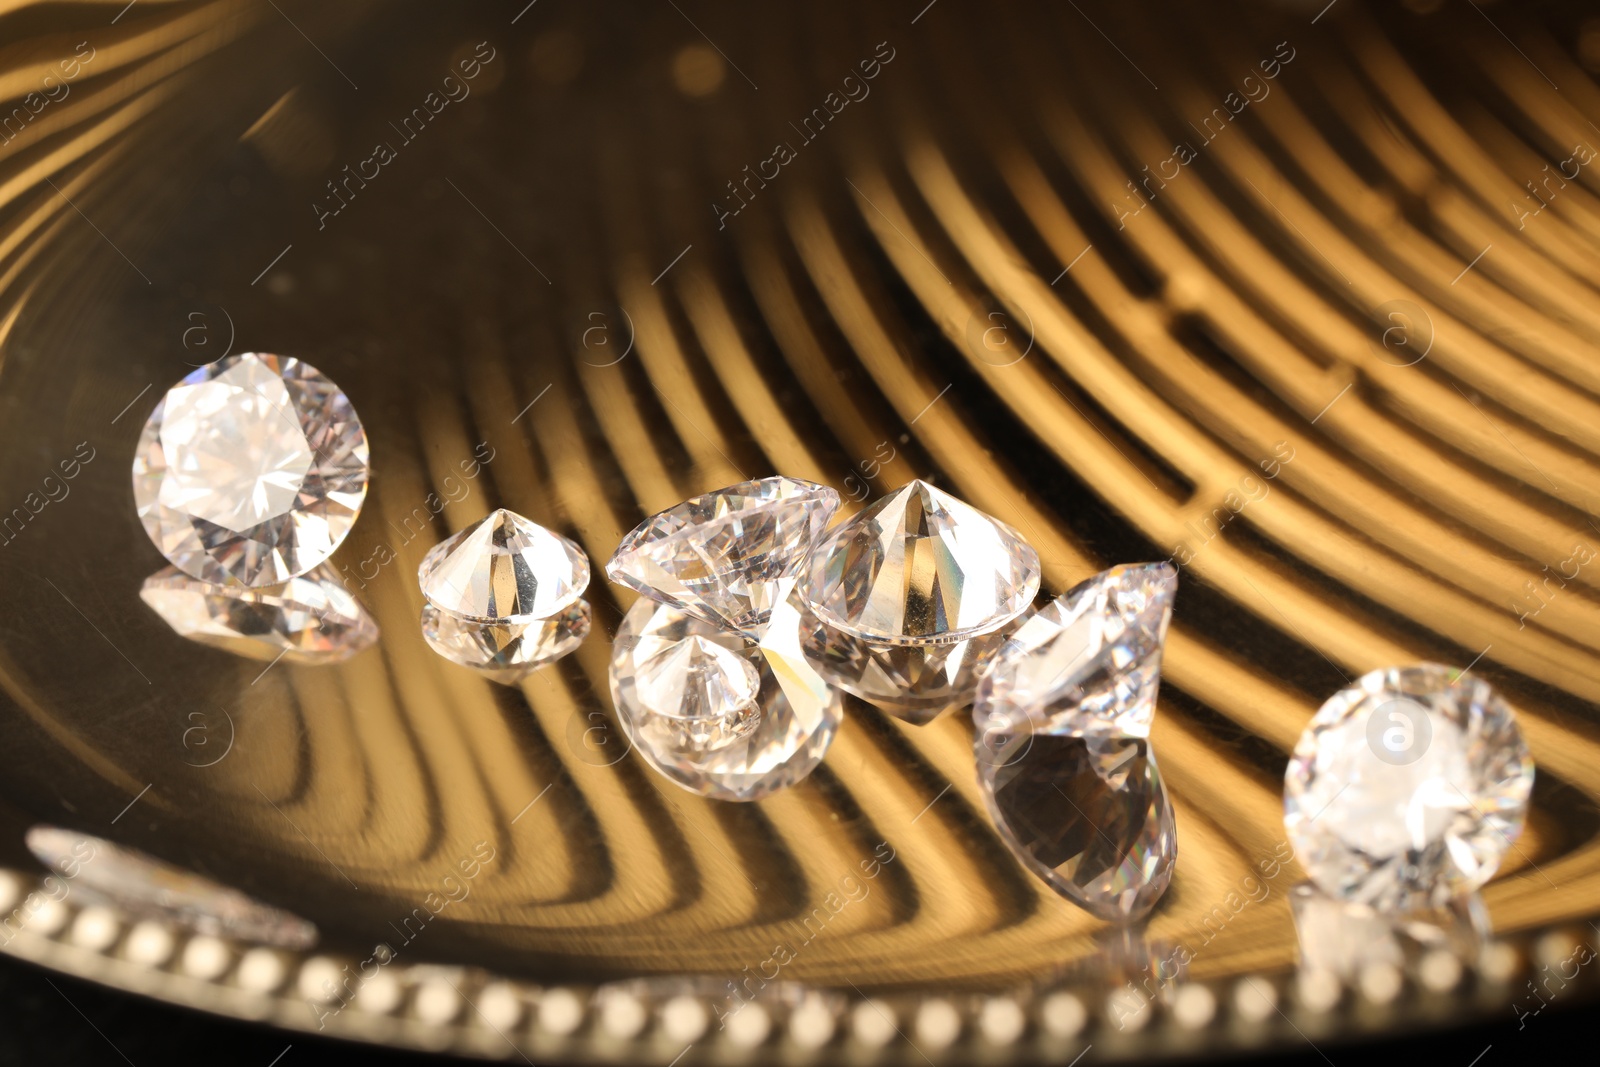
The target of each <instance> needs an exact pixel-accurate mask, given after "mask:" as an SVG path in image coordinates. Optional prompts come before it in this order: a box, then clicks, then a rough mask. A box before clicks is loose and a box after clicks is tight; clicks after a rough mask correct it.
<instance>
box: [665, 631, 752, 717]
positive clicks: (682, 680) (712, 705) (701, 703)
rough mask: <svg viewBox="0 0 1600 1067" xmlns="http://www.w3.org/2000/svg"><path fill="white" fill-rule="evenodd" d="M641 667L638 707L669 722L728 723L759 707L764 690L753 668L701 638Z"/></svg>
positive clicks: (669, 648) (695, 637)
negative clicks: (753, 706) (761, 693)
mask: <svg viewBox="0 0 1600 1067" xmlns="http://www.w3.org/2000/svg"><path fill="white" fill-rule="evenodd" d="M636 663H637V667H636V669H635V675H634V691H635V692H636V693H637V695H638V699H639V706H640V707H642V708H644V709H645V710H646V711H650V712H654V713H655V714H657V715H665V716H666V717H668V718H669V719H725V718H728V717H730V716H733V715H737V714H738V713H739V712H741V711H744V710H746V709H747V708H749V707H750V706H751V705H752V704H754V703H755V702H756V694H757V693H758V692H760V690H761V676H760V675H759V674H757V673H756V668H755V666H754V664H752V663H751V662H750V661H749V660H748V659H747V658H745V657H744V656H742V655H740V654H739V653H737V652H735V651H733V650H732V649H730V648H726V647H724V646H723V645H719V644H717V643H716V642H715V641H712V640H710V639H709V638H707V637H705V636H704V635H702V634H690V635H689V636H688V637H685V638H683V639H682V640H680V641H674V642H673V643H672V644H670V645H668V646H667V647H666V648H665V649H663V650H662V651H661V652H658V653H657V654H656V655H654V656H651V657H650V658H649V659H644V660H636Z"/></svg>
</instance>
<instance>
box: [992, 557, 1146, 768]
mask: <svg viewBox="0 0 1600 1067" xmlns="http://www.w3.org/2000/svg"><path fill="white" fill-rule="evenodd" d="M1177 590H1178V572H1177V571H1176V570H1174V569H1173V566H1172V564H1170V563H1141V564H1128V565H1124V566H1119V567H1112V568H1111V569H1110V570H1108V571H1102V572H1101V573H1099V574H1097V575H1095V576H1094V577H1092V578H1090V579H1089V580H1088V581H1085V582H1082V583H1080V584H1079V585H1077V586H1075V587H1073V588H1072V589H1071V590H1069V591H1068V592H1066V593H1065V594H1063V595H1062V596H1059V597H1057V598H1056V599H1055V600H1052V601H1051V602H1050V603H1049V604H1046V605H1045V606H1044V607H1042V608H1040V609H1039V610H1038V611H1037V612H1035V613H1034V614H1033V615H1032V616H1031V617H1030V618H1029V619H1028V620H1027V621H1026V622H1025V623H1023V624H1022V626H1021V627H1019V628H1018V629H1017V630H1016V632H1014V633H1013V634H1012V635H1011V639H1010V640H1009V641H1007V642H1006V644H1005V647H1003V648H1002V649H1001V650H1000V653H999V655H998V656H996V657H995V659H994V663H993V665H992V666H991V667H990V668H989V670H988V671H987V672H986V673H985V675H984V677H983V680H982V681H981V682H980V683H979V685H978V692H977V696H976V699H975V700H974V702H973V720H974V722H975V723H976V724H977V726H978V729H979V730H980V731H983V730H989V731H1002V732H1004V731H1017V730H1020V731H1029V732H1033V731H1043V732H1046V733H1052V734H1063V735H1065V734H1076V735H1079V736H1090V735H1104V736H1113V737H1148V736H1150V723H1151V720H1152V719H1153V718H1154V717H1155V710H1156V694H1157V692H1158V691H1159V689H1160V687H1161V650H1162V645H1163V643H1164V642H1165V641H1166V636H1167V625H1168V623H1169V622H1170V621H1171V619H1172V600H1173V597H1174V595H1176V593H1177Z"/></svg>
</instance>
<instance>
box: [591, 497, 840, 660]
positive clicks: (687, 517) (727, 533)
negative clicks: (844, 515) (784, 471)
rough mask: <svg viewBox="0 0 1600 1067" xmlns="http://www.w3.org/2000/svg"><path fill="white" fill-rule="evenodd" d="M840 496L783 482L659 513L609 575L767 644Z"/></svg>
mask: <svg viewBox="0 0 1600 1067" xmlns="http://www.w3.org/2000/svg"><path fill="white" fill-rule="evenodd" d="M838 510H839V494H838V493H837V492H835V491H834V490H832V489H830V488H828V487H827V486H825V485H818V484H816V483H815V482H807V481H802V480H800V479H799V478H785V477H782V476H777V477H772V478H761V479H758V480H756V481H749V482H740V483H738V484H737V485H730V486H728V487H727V488H725V489H718V490H716V491H715V492H711V493H705V494H702V495H701V496H697V497H691V498H690V499H688V500H685V501H684V502H683V503H681V504H677V505H674V506H673V507H670V508H668V509H667V510H666V511H663V512H661V513H660V514H657V515H652V516H651V517H650V518H648V519H646V520H645V521H644V522H642V523H640V524H639V525H638V526H637V527H635V528H634V530H633V532H631V533H629V534H628V536H626V537H624V538H623V539H622V543H621V544H619V545H618V546H617V550H616V552H615V553H614V554H613V555H612V557H611V562H609V563H607V564H606V577H608V578H610V579H611V580H612V581H613V582H616V583H617V584H619V585H625V586H627V587H628V588H630V589H634V590H636V591H638V592H640V593H642V594H644V595H645V596H647V597H649V598H650V599H652V600H656V601H659V602H660V603H663V604H670V605H672V606H673V607H675V608H677V609H678V610H680V611H684V612H687V613H689V614H690V615H693V616H694V617H695V618H697V619H703V620H705V621H706V622H709V623H711V624H712V625H714V626H730V627H732V628H733V629H735V630H739V631H742V632H743V633H744V634H746V635H747V636H749V637H753V638H759V637H760V636H761V633H762V631H763V630H764V629H765V628H766V625H767V620H768V618H769V617H770V616H771V614H772V608H773V605H774V604H775V603H776V599H775V596H774V590H775V589H776V587H777V584H778V583H779V582H781V581H783V579H785V578H788V577H791V576H792V575H793V574H794V573H795V572H796V571H797V570H798V569H799V567H800V564H801V562H802V561H803V560H804V559H805V557H806V553H807V552H809V551H810V549H811V545H812V543H813V542H815V541H816V539H817V537H818V535H820V534H821V533H822V531H823V529H824V528H825V527H826V526H827V525H828V520H830V519H832V518H833V514H834V512H836V511H838Z"/></svg>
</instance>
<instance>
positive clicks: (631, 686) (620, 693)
mask: <svg viewBox="0 0 1600 1067" xmlns="http://www.w3.org/2000/svg"><path fill="white" fill-rule="evenodd" d="M788 585H789V583H780V588H779V592H780V593H781V594H784V595H786V594H787V593H788ZM797 625H798V622H797V619H796V617H795V616H794V615H793V614H792V613H789V612H786V611H784V610H783V609H782V608H781V606H780V608H779V609H778V610H775V611H773V612H772V615H771V619H770V623H769V625H768V628H767V634H766V638H765V640H764V641H763V642H762V643H761V644H759V645H758V644H756V643H755V642H753V641H751V640H749V639H748V638H746V637H744V636H743V635H741V634H739V633H736V632H734V631H732V630H729V629H727V628H724V627H718V626H713V625H711V624H710V623H708V622H706V621H705V620H703V619H700V618H698V617H696V616H693V615H690V614H688V613H687V612H685V611H682V610H680V609H678V608H676V607H674V606H672V605H669V604H661V603H657V602H655V601H653V600H649V599H644V598H641V599H640V600H638V601H637V602H636V603H635V604H634V605H633V607H632V608H631V609H629V611H628V614H627V615H626V616H625V617H624V618H623V620H622V625H621V626H620V627H618V629H617V635H616V639H615V643H614V644H613V646H612V656H611V671H610V678H611V699H612V702H613V703H614V704H615V705H616V708H617V713H618V718H619V719H620V720H621V723H622V727H623V730H624V731H625V732H626V733H627V735H628V737H629V738H630V740H631V741H632V742H633V745H634V748H635V749H636V750H637V751H638V752H639V754H640V756H642V757H643V758H644V760H645V761H646V762H647V763H649V764H650V766H651V767H653V768H655V770H657V771H659V772H660V773H661V774H663V775H665V776H666V777H667V778H668V779H670V780H671V781H673V782H674V783H676V784H677V785H679V786H682V787H683V788H684V789H687V790H689V791H690V792H692V793H697V794H699V795H700V796H705V797H711V798H714V799H718V800H737V801H747V800H759V799H761V798H762V797H765V796H769V795H771V794H772V793H774V792H777V791H778V790H780V789H784V788H787V787H788V786H791V785H793V784H795V783H796V782H799V781H800V780H802V779H803V778H805V777H806V776H807V775H809V774H810V773H811V772H812V771H813V770H815V769H816V767H817V765H818V764H820V763H821V762H822V759H823V757H824V756H825V755H826V754H827V751H828V746H829V745H831V744H832V743H833V737H834V734H835V732H836V731H837V730H838V728H839V721H840V717H841V707H840V701H839V695H838V693H837V692H835V691H834V690H832V689H830V688H829V687H828V686H827V685H826V684H824V683H823V682H822V680H821V679H820V678H819V677H817V675H816V673H815V672H814V671H812V670H811V669H810V667H809V666H808V665H807V664H806V662H805V660H804V658H803V657H802V656H800V654H799V650H798V637H797V635H796V633H795V632H794V631H795V629H796V627H797ZM685 645H689V646H690V648H689V649H688V650H685V648H684V646H685ZM711 647H714V648H715V649H716V650H718V651H716V652H710V651H708V648H711ZM724 653H725V654H726V655H728V656H733V657H737V658H739V659H741V660H742V661H744V662H745V663H746V664H748V665H749V666H750V667H751V668H752V670H753V671H754V672H755V674H756V676H757V679H758V681H759V689H758V690H757V692H756V694H755V699H754V701H753V702H752V703H751V704H750V705H748V706H746V707H744V708H738V707H737V704H736V702H735V701H734V700H731V699H724V698H723V697H718V698H715V699H712V700H710V701H705V702H700V701H699V699H698V698H695V697H690V696H688V695H687V694H689V693H690V692H692V691H693V688H694V687H693V686H692V685H690V684H688V682H687V680H684V681H681V682H679V683H678V684H677V685H676V686H674V685H673V684H669V679H668V676H667V673H666V671H665V670H664V668H665V666H666V665H668V664H669V663H678V664H690V663H692V662H693V661H694V660H696V659H699V660H700V661H701V662H702V663H704V662H706V660H711V661H713V662H715V663H717V664H719V666H718V667H717V669H716V672H715V675H716V677H718V678H720V679H721V681H720V682H719V683H718V684H719V685H722V684H724V683H725V684H726V685H727V687H728V688H729V689H730V690H732V692H730V693H728V694H726V695H727V696H737V695H738V692H739V686H740V683H739V681H738V679H739V677H740V676H743V671H742V670H740V671H737V672H735V671H732V670H730V669H728V668H727V666H726V660H725V659H724V658H723V654H724ZM647 665H648V666H647ZM744 677H745V678H746V679H748V676H744ZM641 681H642V682H643V689H644V690H645V691H646V692H649V693H654V694H656V695H657V699H656V701H655V702H656V703H657V706H663V707H668V708H670V707H671V702H670V701H669V700H666V699H661V698H662V697H663V696H665V695H666V694H670V693H671V692H673V691H677V692H679V693H683V694H685V696H684V697H683V698H682V699H680V701H679V702H678V704H677V710H678V711H679V712H680V714H678V715H666V714H661V713H658V712H656V711H652V710H650V709H649V708H647V707H646V706H645V704H644V702H643V701H642V700H641ZM730 708H731V709H733V710H728V709H730ZM694 710H705V711H713V712H715V711H718V710H721V711H724V712H725V713H724V714H722V715H717V714H709V715H705V716H701V717H693V716H691V715H685V714H682V712H684V711H694Z"/></svg>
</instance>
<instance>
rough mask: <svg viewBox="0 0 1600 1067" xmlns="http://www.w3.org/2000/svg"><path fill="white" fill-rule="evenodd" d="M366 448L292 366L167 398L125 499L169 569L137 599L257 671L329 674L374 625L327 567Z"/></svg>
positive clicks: (269, 365)
mask: <svg viewBox="0 0 1600 1067" xmlns="http://www.w3.org/2000/svg"><path fill="white" fill-rule="evenodd" d="M367 480H368V458H367V438H366V433H365V432H364V431H363V430H362V427H361V420H360V419H359V418H357V417H356V413H355V409H354V407H352V406H351V403H350V400H349V398H348V397H347V396H345V394H344V392H343V391H342V390H340V389H339V387H338V386H337V385H335V384H334V383H333V382H332V381H331V380H329V379H328V377H327V376H326V375H324V374H323V373H322V372H321V371H319V370H317V369H316V368H315V367H313V366H311V365H310V364H308V363H305V362H303V361H301V360H297V359H292V358H288V357H284V356H275V355H269V354H265V353H254V352H246V353H242V354H240V355H237V356H229V357H226V358H224V359H220V360H217V361H216V362H215V363H211V364H208V365H207V366H205V367H201V368H199V369H198V370H196V371H194V372H193V373H191V374H189V375H188V376H187V377H185V378H184V379H183V380H182V381H180V382H179V383H178V384H177V385H175V386H173V387H172V388H171V389H169V390H168V391H167V392H166V394H165V395H164V396H163V397H162V399H161V401H160V402H159V403H158V404H157V405H156V407H155V410H154V411H153V412H152V413H151V415H150V417H149V419H148V420H147V421H146V423H145V426H144V430H143V431H142V433H141V434H140V437H139V444H138V448H137V450H136V452H135V455H134V461H133V495H134V502H135V504H136V505H137V508H138V514H139V518H140V521H141V522H142V523H143V524H144V528H145V531H146V532H147V533H148V534H149V535H150V539H151V541H153V542H154V543H155V546H156V548H158V549H159V550H160V551H161V554H162V555H164V556H166V557H167V559H168V560H169V561H170V562H171V563H172V566H171V567H168V568H166V569H164V570H162V571H159V572H157V573H156V574H154V575H151V576H150V578H148V579H146V581H145V583H144V586H143V588H142V590H141V591H140V596H141V597H142V598H143V599H144V601H145V603H146V604H148V605H149V606H150V607H151V608H152V609H153V610H154V611H155V612H156V613H157V614H159V615H160V616H161V618H162V619H163V620H164V621H165V622H166V623H167V624H168V625H169V626H170V627H172V629H173V630H174V631H175V632H177V633H178V634H180V635H181V636H184V637H187V638H190V639H192V640H195V641H198V642H201V643H204V644H208V645H213V646H215V647H219V648H223V649H226V650H227V651H230V652H234V653H237V654H239V655H244V656H249V657H252V658H258V659H271V660H276V659H280V658H282V659H287V660H289V661H290V662H297V663H327V662H335V661H338V660H342V659H345V658H347V657H348V656H351V655H354V654H355V653H357V652H359V651H361V650H362V649H365V648H367V647H369V646H371V645H372V644H373V642H375V641H376V640H377V637H378V627H377V624H376V623H375V622H374V621H373V620H372V617H371V616H370V615H368V614H367V612H366V610H365V609H364V608H363V607H362V606H361V604H360V602H359V601H357V600H356V599H355V598H354V597H353V596H352V595H351V594H350V592H349V590H348V589H346V588H345V586H344V585H343V583H342V582H340V581H339V579H338V577H337V575H336V574H335V573H334V572H333V570H332V569H331V568H330V567H328V566H325V565H323V564H324V561H325V560H327V558H328V557H329V556H330V555H331V554H332V553H333V551H334V549H336V548H337V547H338V546H339V544H340V542H342V541H343V540H344V538H345V536H346V535H347V534H348V533H349V532H350V528H351V527H352V526H353V525H354V524H355V521H356V517H357V515H359V514H360V511H361V505H362V503H363V502H364V501H365V499H366V494H367Z"/></svg>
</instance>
